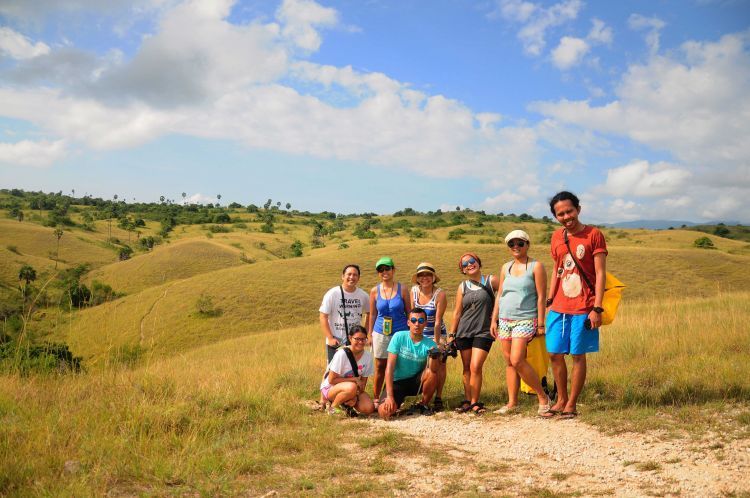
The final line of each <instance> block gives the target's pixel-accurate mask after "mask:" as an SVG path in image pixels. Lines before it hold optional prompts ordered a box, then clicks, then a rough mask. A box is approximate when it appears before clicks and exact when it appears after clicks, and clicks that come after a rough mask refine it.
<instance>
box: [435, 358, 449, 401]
mask: <svg viewBox="0 0 750 498" xmlns="http://www.w3.org/2000/svg"><path fill="white" fill-rule="evenodd" d="M447 376H448V366H447V365H446V364H445V363H443V362H439V366H438V372H437V394H436V396H437V397H438V398H442V397H443V386H445V378H446V377H447Z"/></svg>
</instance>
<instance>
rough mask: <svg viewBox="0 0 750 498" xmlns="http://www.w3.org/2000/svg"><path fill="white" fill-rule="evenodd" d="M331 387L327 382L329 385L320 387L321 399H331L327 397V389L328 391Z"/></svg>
mask: <svg viewBox="0 0 750 498" xmlns="http://www.w3.org/2000/svg"><path fill="white" fill-rule="evenodd" d="M332 387H333V386H332V385H330V384H329V385H327V386H326V387H324V388H322V389H321V390H320V394H322V395H323V399H325V400H327V401H331V400H330V399H328V391H330V390H331V388H332Z"/></svg>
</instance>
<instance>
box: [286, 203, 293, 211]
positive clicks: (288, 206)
mask: <svg viewBox="0 0 750 498" xmlns="http://www.w3.org/2000/svg"><path fill="white" fill-rule="evenodd" d="M291 207H292V203H291V202H287V203H286V210H287V211H289V209H291Z"/></svg>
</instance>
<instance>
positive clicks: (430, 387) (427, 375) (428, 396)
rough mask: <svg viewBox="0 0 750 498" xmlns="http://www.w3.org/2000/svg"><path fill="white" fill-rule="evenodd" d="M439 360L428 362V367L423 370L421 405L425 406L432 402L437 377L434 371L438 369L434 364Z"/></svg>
mask: <svg viewBox="0 0 750 498" xmlns="http://www.w3.org/2000/svg"><path fill="white" fill-rule="evenodd" d="M438 362H439V360H432V359H431V360H430V366H429V367H428V368H425V371H424V372H423V373H422V404H423V405H425V406H427V405H428V404H429V403H430V401H431V400H432V396H433V394H435V389H436V388H437V382H438V375H437V372H436V369H437V368H438V366H437V365H435V363H438Z"/></svg>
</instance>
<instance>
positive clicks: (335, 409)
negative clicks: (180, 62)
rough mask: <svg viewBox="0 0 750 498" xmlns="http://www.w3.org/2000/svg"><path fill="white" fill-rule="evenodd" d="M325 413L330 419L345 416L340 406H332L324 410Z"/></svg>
mask: <svg viewBox="0 0 750 498" xmlns="http://www.w3.org/2000/svg"><path fill="white" fill-rule="evenodd" d="M326 413H327V414H328V415H331V416H332V417H343V416H345V415H346V412H345V411H344V410H342V409H341V407H340V406H332V407H330V408H329V409H328V410H326Z"/></svg>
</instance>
